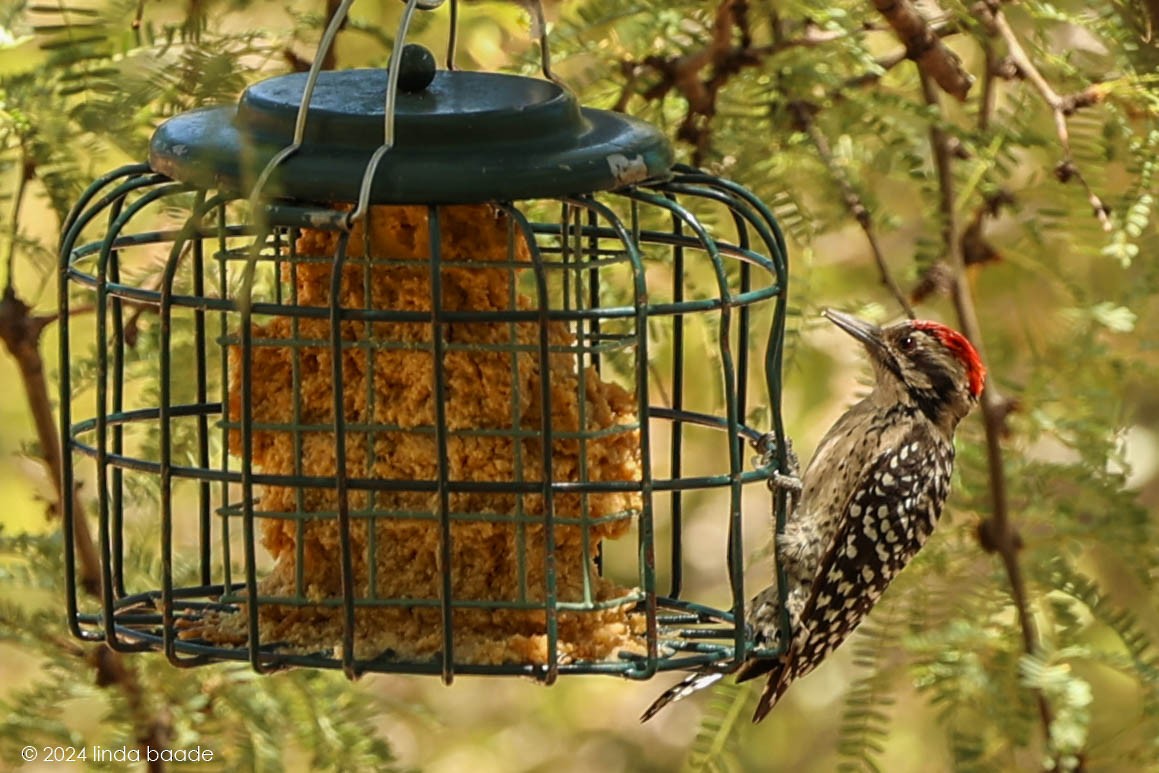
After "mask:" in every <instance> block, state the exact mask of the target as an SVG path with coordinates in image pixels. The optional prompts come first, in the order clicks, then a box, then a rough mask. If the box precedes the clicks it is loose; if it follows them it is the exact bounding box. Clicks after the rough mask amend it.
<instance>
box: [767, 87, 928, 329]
mask: <svg viewBox="0 0 1159 773" xmlns="http://www.w3.org/2000/svg"><path fill="white" fill-rule="evenodd" d="M789 110H790V111H791V112H792V113H793V117H794V120H795V121H796V122H797V126H798V128H799V129H800V130H801V131H803V132H805V133H806V134H808V135H809V139H810V140H811V141H812V142H813V147H814V148H816V150H817V155H818V156H820V157H821V162H822V163H824V164H825V168H826V169H828V170H829V175H830V176H831V177H832V178H833V179H834V181H835V182H836V183H837V186H838V187H839V188H840V189H841V198H842V200H843V201H844V202H845V208H846V209H847V210H848V211H849V214H850V216H851V217H852V218H853V219H854V220H856V221H857V224H858V225H859V226H861V230H862V231H863V232H864V233H865V238H866V240H867V241H868V242H869V249H870V250H871V251H872V252H873V260H874V262H875V263H876V264H877V270H878V273H879V274H880V275H881V283H882V284H883V285H885V287H886V289H888V290H889V292H890V294H891V295H892V296H893V297H894V300H895V301H897V304H898V305H899V306H900V307H901V309H902V311H903V312H905V315H906V316H907V317H909V318H910V319H913V318H914V310H913V307H912V306H910V303H909V301H908V300H907V299H906V297H905V293H903V292H902V291H901V288H900V287H899V286H898V284H897V282H896V281H894V278H893V275H892V274H890V271H889V265H888V264H887V263H886V262H885V254H884V252H883V251H882V249H881V244H880V243H879V242H878V240H877V232H876V230H875V229H874V227H873V218H872V217H870V214H869V209H867V208H866V206H865V204H864V203H863V202H862V201H861V197H860V196H859V195H858V194H857V191H856V190H855V189H854V188H853V185H852V183H850V182H849V179H848V178H847V177H846V176H845V172H844V170H843V169H841V167H840V166H839V165H838V164H837V162H836V160H835V159H834V158H833V151H832V149H831V148H830V147H829V140H827V139H826V138H825V135H824V134H823V133H821V131H820V130H819V129H818V128H817V124H816V123H815V122H814V121H813V108H812V106H810V105H808V104H806V103H804V102H791V103H789Z"/></svg>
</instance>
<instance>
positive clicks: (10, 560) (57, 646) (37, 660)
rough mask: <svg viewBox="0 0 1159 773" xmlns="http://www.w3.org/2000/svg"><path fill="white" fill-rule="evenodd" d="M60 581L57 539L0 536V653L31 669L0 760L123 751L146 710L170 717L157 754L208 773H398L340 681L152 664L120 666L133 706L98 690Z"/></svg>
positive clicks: (92, 655)
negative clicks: (294, 764)
mask: <svg viewBox="0 0 1159 773" xmlns="http://www.w3.org/2000/svg"><path fill="white" fill-rule="evenodd" d="M128 556H129V560H130V561H136V562H138V563H137V564H136V565H134V566H132V567H130V571H131V572H133V573H141V574H143V575H146V574H148V573H150V572H153V573H155V572H156V567H155V566H151V565H150V563H149V562H152V561H155V558H156V557H155V556H153V555H151V554H148V553H142V552H140V551H135V550H134V551H129V554H128ZM63 578H64V565H63V560H62V550H61V544H60V537H59V535H58V534H55V533H54V534H51V535H44V536H33V535H28V534H19V535H10V534H8V533H6V532H3V531H0V583H2V585H3V588H4V589H5V597H4V599H3V600H0V644H4V645H9V646H15V647H17V648H19V650H20V652H21V653H22V656H23V657H25V658H31V662H32V663H33V664H35V665H34V668H33V669H32V674H31V676H25V677H24V680H23V681H24V683H23V684H21V685H20V686H16V687H14V688H13V689H9V690H8V691H6V694H5V696H4V698H3V700H0V715H2V716H4V717H6V719H5V720H4V721H3V722H0V758H2V759H5V760H16V759H19V754H20V750H21V749H22V748H23V747H25V746H27V745H32V746H36V747H44V746H54V745H62V746H73V747H76V748H81V747H86V748H88V749H89V750H90V751H91V749H92V747H94V746H95V745H100V746H102V747H105V748H108V749H117V748H120V747H122V746H127V747H128V748H134V747H135V746H136V744H137V736H136V734H137V733H138V732H139V729H140V728H139V725H138V724H137V722H136V720H139V719H140V718H141V717H142V716H146V717H148V716H149V715H152V714H154V713H156V714H158V715H160V714H164V715H166V716H168V717H170V719H171V724H172V728H171V732H172V735H171V737H168V738H166V739H165V742H166V748H169V749H192V748H194V747H201V748H203V749H211V750H212V751H213V752H214V758H213V763H212V764H211V765H208V766H206V769H207V770H222V771H229V770H269V771H278V770H283V769H285V765H286V762H287V761H288V760H289V759H290V757H289V756H287V753H286V752H287V749H295V750H296V751H297V754H298V755H302V756H303V757H304V759H306V760H308V762H309V766H310V768H311V769H314V770H351V771H353V770H383V771H385V770H395V769H397V768H396V767H395V766H394V764H393V757H392V754H391V751H390V748H389V746H387V744H386V743H385V742H384V741H383V740H382V738H380V737H379V736H378V734H377V732H376V729H375V725H374V720H375V718H376V716H377V715H378V713H379V707H378V706H377V704H376V702H375V701H374V700H373V699H372V698H371V697H370V696H369V695H368V694H366V693H365V692H362V691H359V690H356V689H353V688H352V687H351V686H350V684H349V683H347V682H346V681H345V679H343V678H342V676H341V675H339V674H334V673H317V672H310V671H290V672H286V673H282V674H277V675H275V676H270V677H260V676H257V675H256V674H254V672H253V671H252V670H251V669H250V668H249V666H248V665H242V664H231V665H222V666H213V667H210V668H206V669H195V670H183V669H174V668H173V667H172V666H170V665H169V664H168V662H167V661H165V660H164V659H163V658H135V659H133V660H132V661H131V663H130V664H129V666H128V667H129V668H130V670H131V673H132V675H133V679H134V680H135V684H136V685H137V690H138V691H139V695H138V696H137V697H139V698H141V700H143V701H144V704H143V705H137V704H135V703H134V702H133V701H132V700H130V699H129V697H128V696H127V694H126V693H125V692H123V691H121V690H118V689H117V688H116V686H115V685H108V684H105V685H103V686H102V685H101V683H100V678H99V677H98V683H97V684H94V683H93V681H94V663H95V662H96V659H98V658H99V656H100V653H99V650H100V649H102V648H103V645H92V644H84V643H82V642H79V641H77V640H74V639H73V638H72V637H71V634H70V633H69V632H68V630H67V629H66V627H65V624H64V616H63V615H62V610H61V609H60V607H59V604H58V603H57V602H56V600H57V599H60V598H62V597H63V596H64V592H65V590H64V587H63ZM17 594H18V595H17ZM17 598H19V599H20V600H19V601H18V600H17ZM29 599H32V600H33V603H29ZM97 673H98V674H99V673H100V669H97ZM77 705H81V706H85V707H86V712H87V713H88V714H90V715H92V716H98V717H100V723H99V725H96V726H93V727H88V728H84V727H83V726H82V727H81V728H78V727H77V726H76V724H75V723H74V722H73V721H72V715H73V713H74V712H73V710H72V709H70V707H72V706H77Z"/></svg>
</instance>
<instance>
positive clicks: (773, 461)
mask: <svg viewBox="0 0 1159 773" xmlns="http://www.w3.org/2000/svg"><path fill="white" fill-rule="evenodd" d="M755 446H756V449H757V451H758V452H759V453H760V455H761V456H760V461H759V463H760V465H761V466H762V467H766V468H767V467H773V466H777V463H778V461H779V460H778V459H777V456H778V454H777V450H778V446H777V436H776V435H774V434H773V433H772V432H768V433H766V434H764V435H761V437H760V439H759V440H758V441H756V443H755ZM785 462H786V463H785V468H784V469H783V470H782V469H778V470H777V471H775V472H774V473H773V474H772V475H770V476H769V488H772V489H784V490H786V491H791V492H795V493H800V491H801V487H802V484H801V460H800V459H798V458H797V452H796V451H794V450H793V441H792V440H790V439H789V438H785Z"/></svg>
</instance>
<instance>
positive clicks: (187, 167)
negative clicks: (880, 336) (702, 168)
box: [149, 44, 673, 204]
mask: <svg viewBox="0 0 1159 773" xmlns="http://www.w3.org/2000/svg"><path fill="white" fill-rule="evenodd" d="M399 62H400V65H399V78H398V89H397V93H396V94H395V95H394V98H393V100H388V98H387V90H388V88H389V77H388V76H389V72H388V70H386V69H359V70H342V71H326V72H321V73H319V74H318V80H317V85H316V87H315V89H314V91H313V95H312V98H311V100H310V103H309V108H308V112H307V115H306V123H305V131H304V134H303V136H302V145H301V147H300V148H299V149H298V150H297V152H294V153H292V154H290V155H289V156H287V157H286V158H285V159H284V160H282V161H281V162H280V163H278V164H277V165H276V168H275V169H274V170H273V172H272V174H271V176H270V179H269V180H268V181H267V182H266V184H265V186H264V188H263V192H264V194H265V195H269V196H281V197H286V198H293V199H300V200H306V201H346V202H354V201H357V200H358V199H359V190H360V187H361V184H362V178H363V174H364V173H365V172H366V170H367V168H368V165H369V163H370V160H371V157H372V156H373V155H374V153H375V152H376V151H379V150H380V149H381V148H382V146H383V144H384V142H383V126H384V119H385V118H386V110H387V106H388V104H389V105H390V106H391V107H393V110H394V141H393V145H392V146H391V147H390V149H389V151H388V152H386V153H385V154H384V155H383V156H382V158H381V160H380V161H379V163H378V165H377V167H376V168H375V170H374V179H373V182H372V184H371V188H370V203H375V204H404V203H439V204H443V203H471V202H482V201H503V200H514V199H530V198H544V197H553V196H566V195H569V194H578V193H591V192H594V191H599V190H611V189H615V188H620V187H623V186H625V185H632V184H635V183H639V182H642V181H643V180H646V179H654V178H663V177H666V176H668V174H669V173H670V168H671V166H672V163H673V156H672V150H671V148H670V146H669V145H668V142H667V140H666V139H665V138H664V136H663V135H662V134H661V133H660V132H659V131H658V130H657V129H655V128H654V127H652V126H651V125H649V124H647V123H644V122H643V121H639V120H637V119H634V118H631V117H629V116H626V115H623V114H620V113H613V112H610V111H606V110H596V109H592V108H585V107H581V106H580V105H579V103H578V101H577V100H576V98H575V95H574V94H572V93H571V92H570V91H567V90H566V89H564V88H562V87H560V86H559V85H557V84H556V83H553V82H550V81H545V80H539V79H535V78H526V77H522V76H517V75H506V74H499V73H484V72H464V71H446V70H442V71H437V72H436V71H435V69H434V58H433V56H431V54H430V52H428V51H427V50H426V49H424V48H422V47H421V46H418V45H415V44H410V45H408V46H407V47H406V48H405V49H404V51H403V52H402V53H401V55H400V57H399ZM307 77H308V76H307V75H306V74H305V73H293V74H289V75H282V76H277V77H274V78H270V79H268V80H265V81H261V82H260V83H256V84H254V85H252V86H250V87H249V88H248V89H246V90H245V92H244V93H243V94H242V96H241V99H240V101H239V103H238V105H237V106H236V107H232V106H231V107H222V108H209V109H203V110H195V111H192V112H189V113H185V114H183V115H179V116H176V117H174V118H171V119H170V120H168V121H166V122H165V123H164V124H162V125H161V126H160V128H158V129H157V131H156V133H155V134H154V135H153V139H152V141H151V143H150V151H149V162H150V164H151V166H152V167H153V169H154V170H156V171H158V172H161V173H163V174H166V175H168V176H169V177H172V178H175V179H178V180H181V181H183V182H188V183H191V184H194V185H197V186H199V187H206V188H209V187H216V188H224V189H227V190H233V191H237V192H248V191H249V190H250V189H251V187H252V186H253V184H254V181H255V179H256V178H257V177H258V176H259V174H260V173H261V171H262V170H263V168H265V166H266V164H267V163H268V162H269V161H270V159H272V158H273V157H274V156H275V155H276V154H278V153H279V152H281V151H282V150H283V149H284V148H286V147H287V146H288V145H290V144H291V143H292V142H293V140H294V132H295V124H296V121H297V117H298V111H299V107H300V105H301V101H302V97H303V94H304V90H305V88H306V85H307Z"/></svg>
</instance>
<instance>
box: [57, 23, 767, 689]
mask: <svg viewBox="0 0 1159 773" xmlns="http://www.w3.org/2000/svg"><path fill="white" fill-rule="evenodd" d="M414 6H415V2H414V0H412V2H410V3H409V4H408V7H407V12H408V14H409V11H410V10H413V8H414ZM404 32H405V30H404ZM403 38H404V35H403V34H400V35H399V37H398V39H399V40H402V39H403ZM420 58H421V57H420ZM399 60H400V56H398V55H396V56H394V57H393V58H392V69H391V70H384V71H376V70H364V71H348V72H338V73H323V74H322V75H321V76H320V77H319V76H318V74H317V73H311V74H310V75H309V76H307V77H305V78H303V76H284V77H281V78H275V79H272V80H270V81H265V82H263V83H261V84H258V85H256V86H254V87H251V89H249V90H248V91H247V92H246V94H245V95H243V97H242V100H241V102H240V105H239V106H238V107H236V108H222V109H217V110H207V111H199V112H195V113H191V114H187V115H183V116H178V117H177V118H175V119H173V120H172V121H170V122H169V123H168V124H166V125H164V126H163V127H161V129H159V130H158V132H157V134H156V135H155V137H154V140H153V145H152V152H151V157H150V163H149V164H147V165H138V166H131V167H126V168H123V169H121V170H118V171H116V172H113V173H112V174H109V175H107V176H106V177H104V178H102V179H100V180H98V181H97V182H96V183H94V184H93V185H92V186H91V187H90V188H89V190H88V191H87V192H86V193H85V194H84V196H83V197H82V199H81V200H80V201H79V203H78V204H77V205H76V207H75V208H74V210H73V212H72V214H71V216H70V218H69V220H68V222H67V225H66V229H65V233H64V237H63V240H62V248H61V262H60V270H61V285H60V311H61V321H62V338H61V426H62V433H63V436H64V441H65V444H66V445H65V447H66V450H67V453H68V455H69V457H70V463H69V464H66V465H65V469H66V472H65V477H66V480H65V481H64V483H65V486H66V489H65V490H71V489H72V488H73V487H74V486H77V485H80V484H81V483H82V482H85V481H86V479H87V476H88V470H90V469H91V467H90V466H89V464H90V463H91V462H93V461H95V467H96V473H95V478H93V479H91V480H89V481H88V483H87V485H86V486H85V487H84V488H83V489H82V491H88V492H94V494H95V496H94V497H93V498H94V499H95V503H94V509H95V519H94V521H93V523H94V524H95V528H96V535H97V540H98V549H99V553H100V559H101V572H102V576H101V578H100V580H101V582H100V585H101V587H100V592H99V594H98V596H99V598H97V599H96V600H95V601H94V600H92V599H90V598H88V597H82V595H81V593H80V590H79V588H78V583H77V572H76V564H77V560H76V555H75V551H74V539H75V537H76V531H77V528H76V527H77V526H78V525H79V523H80V521H81V520H82V519H89V518H92V516H91V515H90V514H88V513H86V512H79V511H77V510H75V509H74V506H73V498H71V497H65V498H64V499H65V513H64V521H65V525H66V530H67V531H68V535H67V537H68V548H67V550H68V552H67V556H66V561H67V566H68V571H69V597H68V605H69V614H70V618H71V625H72V628H73V631H74V633H76V635H78V636H80V637H82V638H85V639H92V640H104V641H107V642H108V643H109V645H110V646H112V647H114V648H116V649H120V650H147V649H156V650H162V651H164V652H165V653H166V655H167V656H168V658H169V659H170V660H171V661H172V662H173V663H174V664H176V665H182V666H190V665H199V664H203V663H207V662H214V661H221V660H248V661H249V662H250V663H252V664H253V666H254V668H256V669H259V670H272V669H276V668H280V667H285V666H315V667H327V668H343V669H344V670H345V671H346V673H347V674H348V675H351V676H354V675H357V674H359V673H362V672H367V671H387V672H408V673H441V674H442V675H443V677H444V679H447V680H449V679H450V678H451V677H452V676H453V675H454V674H456V673H474V674H524V675H531V676H534V677H536V678H539V679H542V680H544V681H549V682H550V681H552V680H554V679H555V677H556V676H557V675H558V674H560V673H612V674H620V675H624V676H628V677H633V678H647V677H649V676H651V675H652V674H654V673H655V672H656V671H658V670H670V669H679V668H690V667H694V666H698V665H703V664H707V663H723V662H725V661H731V660H733V659H734V658H744V657H748V656H751V655H752V654H753V653H754V650H753V644H752V641H751V637H750V635H749V632H748V631H747V630H746V627H745V625H744V620H743V614H737V611H738V610H743V608H744V603H745V590H744V578H743V566H742V563H743V559H744V558H745V550H746V548H745V542H744V540H743V538H742V525H743V522H744V520H743V519H742V496H743V495H744V494H745V492H746V490H748V489H750V488H751V487H754V486H764V485H766V484H767V482H768V481H769V480H770V479H771V478H772V477H773V475H774V474H775V473H777V472H778V471H780V470H783V469H785V461H786V458H785V453H784V443H783V442H782V441H783V436H782V428H781V421H780V415H779V402H780V385H779V377H780V364H781V341H782V337H783V332H784V321H785V307H784V297H785V288H786V278H787V271H786V265H785V251H784V244H783V240H782V237H781V235H780V232H779V230H778V228H777V225H776V223H775V221H774V219H773V217H772V215H771V214H770V213H769V211H768V210H767V208H766V207H765V206H764V205H762V204H761V202H760V201H759V200H757V199H756V198H755V197H754V196H753V195H752V194H750V193H748V192H747V191H746V190H744V189H743V188H741V187H740V186H738V185H736V184H733V183H730V182H727V181H724V180H721V179H718V178H716V177H713V176H711V175H708V174H705V173H703V172H700V171H697V170H694V169H689V168H683V167H673V166H672V165H671V162H670V159H671V154H670V151H669V150H668V147H667V145H666V143H665V142H664V140H663V138H662V137H660V135H659V134H657V133H656V132H655V131H654V130H652V129H651V128H650V127H648V126H646V125H644V124H640V123H639V122H636V121H633V120H631V119H628V118H626V117H624V116H619V115H614V114H609V113H603V112H601V111H594V110H588V109H583V110H581V109H580V108H579V107H578V106H577V105H576V104H575V102H574V99H573V98H572V97H571V96H570V94H568V93H567V92H566V91H564V90H563V89H560V88H559V87H558V86H556V85H555V84H553V83H549V82H545V81H538V80H530V79H526V78H518V77H515V76H500V75H486V74H479V73H463V72H439V73H437V74H433V73H428V74H427V75H423V74H421V73H420V75H419V76H418V77H412V78H410V80H411V82H412V84H414V83H417V84H419V85H418V86H417V87H416V88H414V89H413V90H412V93H401V92H398V91H397V90H396V89H395V86H394V83H393V80H392V79H391V78H390V76H389V72H391V71H392V70H393V69H397V68H398V67H399ZM412 75H413V73H412ZM428 76H429V77H428ZM406 77H407V76H406V75H404V78H406ZM303 92H305V94H304V93H303ZM302 104H306V105H309V110H305V109H299V108H300V106H301V105H302ZM384 117H385V118H387V120H386V123H387V124H388V125H391V124H392V123H393V122H394V121H395V120H396V119H397V124H398V130H397V141H395V140H394V138H393V136H391V132H393V131H394V129H393V126H391V128H389V129H388V130H387V135H388V141H387V142H385V143H384V142H383V139H382V126H383V124H384ZM464 127H469V129H470V133H469V134H468V135H466V138H465V135H464ZM339 143H340V144H339ZM255 180H256V182H255ZM629 183H634V184H629ZM243 192H245V193H243ZM247 194H248V195H247ZM81 305H83V306H85V307H89V306H91V307H92V308H93V309H94V310H95V319H89V318H87V317H79V316H78V317H75V318H74V317H72V316H70V315H71V313H72V312H75V311H76V310H77V308H78V306H81ZM758 330H759V331H761V333H760V334H759V335H758V334H757V333H756V332H754V331H758ZM766 406H767V407H768V410H764V409H765V408H766ZM757 422H759V423H761V425H762V426H760V427H755V426H751V424H752V423H757ZM750 444H752V445H754V446H759V448H760V449H761V453H759V454H758V456H757V458H756V459H755V460H754V459H750V457H752V456H753V451H752V450H751V449H750V448H749V447H748V446H749V445H750ZM81 460H84V461H85V462H86V464H85V465H79V464H75V463H76V462H78V461H81ZM74 467H75V469H74ZM701 499H704V500H709V501H712V502H714V503H716V504H713V505H712V507H713V510H714V512H718V513H719V514H718V516H717V517H719V518H720V519H721V521H722V522H725V523H726V524H727V528H726V530H725V531H726V533H727V537H726V538H724V537H722V538H721V540H720V543H719V544H716V545H708V544H697V545H695V552H696V553H697V554H698V555H705V554H706V553H707V554H711V555H713V556H717V557H718V558H717V559H715V562H716V563H719V565H721V566H723V567H724V568H725V570H726V571H727V577H728V581H729V588H730V595H731V598H730V599H729V600H728V602H727V603H726V604H724V605H717V608H714V607H713V606H711V605H708V604H702V603H696V602H694V601H690V600H687V599H685V598H683V597H682V588H681V586H682V574H683V571H684V568H685V566H686V563H687V561H688V554H689V553H690V552H691V551H690V550H689V548H688V545H687V542H688V536H687V533H686V532H687V529H686V524H685V522H684V517H683V515H684V511H685V510H686V509H687V507H688V505H689V503H690V502H693V501H695V500H701ZM774 499H775V500H777V501H778V506H779V508H780V511H779V512H778V513H777V520H778V522H782V523H783V517H784V515H783V508H784V501H783V500H784V497H783V496H776V497H774ZM754 515H755V516H756V517H757V518H758V519H759V520H760V521H761V522H763V523H767V522H768V521H767V518H768V515H767V510H766V511H765V513H763V514H762V513H756V514H754V513H752V512H751V511H750V513H749V514H748V520H750V521H751V520H752V519H753V517H754ZM158 527H159V528H158ZM151 546H154V547H155V549H157V550H159V552H160V563H159V564H154V565H152V568H151V569H142V568H141V567H140V566H139V565H138V562H134V560H133V558H132V556H133V555H134V551H135V549H136V548H138V547H143V548H147V549H148V550H149V551H150V552H151V551H152V550H153V549H154V547H151ZM750 549H751V548H750ZM662 580H663V585H661V581H662ZM758 654H759V653H758Z"/></svg>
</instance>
